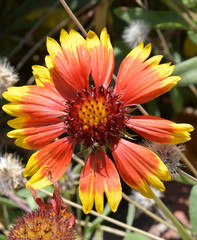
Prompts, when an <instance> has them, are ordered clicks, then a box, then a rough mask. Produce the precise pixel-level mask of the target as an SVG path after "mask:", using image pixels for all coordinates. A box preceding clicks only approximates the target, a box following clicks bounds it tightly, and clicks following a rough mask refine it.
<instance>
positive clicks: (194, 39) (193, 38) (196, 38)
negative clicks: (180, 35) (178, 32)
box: [187, 30, 197, 44]
mask: <svg viewBox="0 0 197 240" xmlns="http://www.w3.org/2000/svg"><path fill="white" fill-rule="evenodd" d="M187 35H188V37H189V38H190V40H191V41H192V42H193V43H195V44H197V33H196V32H194V31H192V30H189V31H187Z"/></svg>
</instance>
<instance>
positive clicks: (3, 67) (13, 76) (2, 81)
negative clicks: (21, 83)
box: [0, 58, 19, 94]
mask: <svg viewBox="0 0 197 240" xmlns="http://www.w3.org/2000/svg"><path fill="white" fill-rule="evenodd" d="M18 80H19V78H18V74H17V73H15V71H14V68H13V67H12V66H11V65H10V63H9V62H8V60H7V59H6V58H4V59H0V93H1V94H2V93H3V92H4V91H5V90H6V89H7V88H8V87H9V86H12V85H14V84H15V83H16V82H17V81H18Z"/></svg>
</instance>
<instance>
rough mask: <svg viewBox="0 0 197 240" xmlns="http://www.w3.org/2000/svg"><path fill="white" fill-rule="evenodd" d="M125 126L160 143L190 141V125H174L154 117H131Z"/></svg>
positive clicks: (191, 128) (191, 129)
mask: <svg viewBox="0 0 197 240" xmlns="http://www.w3.org/2000/svg"><path fill="white" fill-rule="evenodd" d="M127 126H128V127H129V128H131V129H132V130H133V131H135V132H136V133H138V134H139V135H141V136H142V137H144V138H146V139H148V140H151V141H154V142H160V143H170V144H178V143H183V142H186V141H189V140H190V134H189V132H191V131H193V129H194V128H193V127H192V126H191V125H190V124H176V123H174V122H171V121H169V120H165V119H163V118H159V117H156V116H132V117H130V119H129V120H128V121H127Z"/></svg>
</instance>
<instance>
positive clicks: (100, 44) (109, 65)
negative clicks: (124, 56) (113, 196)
mask: <svg viewBox="0 0 197 240" xmlns="http://www.w3.org/2000/svg"><path fill="white" fill-rule="evenodd" d="M87 46H88V48H89V50H90V56H91V66H92V72H91V73H92V77H93V79H94V82H95V85H96V86H99V85H101V84H103V85H104V86H105V87H108V85H109V83H110V81H111V79H112V75H113V70H114V51H113V48H112V45H111V42H110V38H109V35H108V34H107V30H106V28H104V29H103V30H102V32H101V36H100V40H99V38H98V37H97V35H96V34H95V33H94V32H93V31H89V32H88V35H87Z"/></svg>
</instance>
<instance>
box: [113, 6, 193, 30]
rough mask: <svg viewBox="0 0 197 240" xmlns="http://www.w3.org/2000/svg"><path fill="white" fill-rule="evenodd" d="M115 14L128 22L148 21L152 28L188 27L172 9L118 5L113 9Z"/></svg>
mask: <svg viewBox="0 0 197 240" xmlns="http://www.w3.org/2000/svg"><path fill="white" fill-rule="evenodd" d="M115 14H116V15H117V16H118V17H119V18H121V19H122V20H123V21H125V22H127V23H128V24H129V23H130V22H131V21H133V20H143V21H144V22H145V23H148V24H149V25H150V26H151V27H152V28H160V29H169V28H182V29H189V26H188V24H187V23H186V22H185V21H184V20H183V19H182V18H181V17H180V16H179V15H178V14H177V13H175V12H174V11H173V10H168V11H154V10H143V9H142V8H125V7H120V8H116V9H115Z"/></svg>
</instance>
